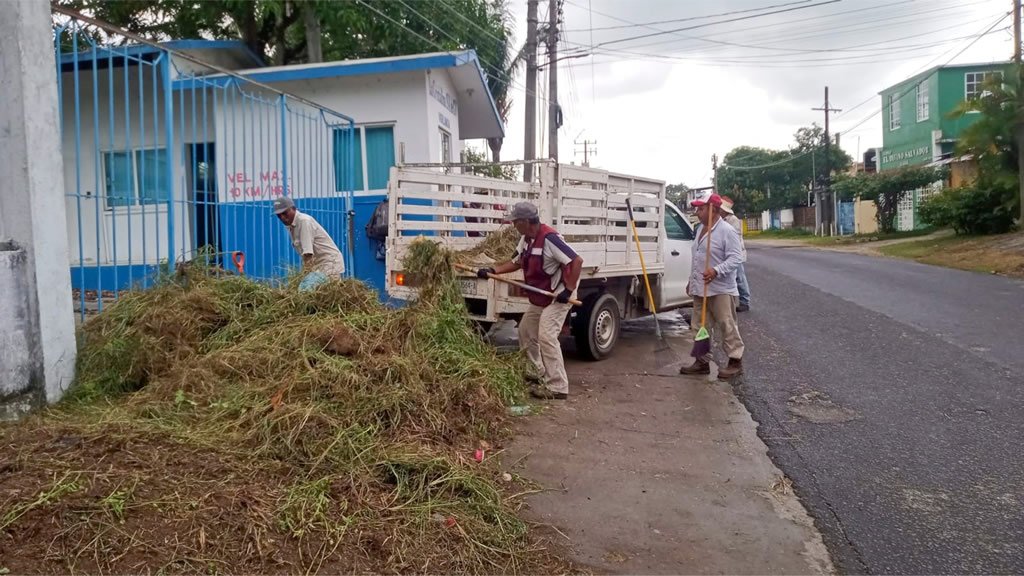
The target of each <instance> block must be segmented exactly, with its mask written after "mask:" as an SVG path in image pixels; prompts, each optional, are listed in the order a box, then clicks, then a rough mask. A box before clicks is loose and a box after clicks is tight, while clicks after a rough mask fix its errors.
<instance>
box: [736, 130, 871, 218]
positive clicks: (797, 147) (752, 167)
mask: <svg viewBox="0 0 1024 576" xmlns="http://www.w3.org/2000/svg"><path fill="white" fill-rule="evenodd" d="M824 138H825V131H824V129H822V128H821V127H820V126H818V125H817V124H812V125H811V126H809V127H804V128H800V129H799V130H797V132H796V134H794V136H793V139H794V142H795V144H794V146H793V147H792V148H790V149H789V150H769V149H766V148H756V147H751V146H739V147H737V148H734V149H732V150H731V151H729V153H728V154H726V155H725V157H724V158H723V161H722V166H720V167H719V170H718V189H719V191H720V192H721V193H722V194H725V195H728V196H730V197H732V199H733V200H734V201H735V202H736V210H737V212H739V213H743V214H752V213H757V212H761V211H763V210H774V209H780V208H789V207H793V206H800V205H804V204H806V203H807V191H808V189H810V187H811V184H812V182H815V181H817V182H818V183H819V184H821V183H823V182H824V180H825V171H826V163H825V161H824V160H825V140H824ZM830 157H831V159H832V162H831V168H832V170H833V171H834V172H840V171H843V170H845V169H846V168H848V167H849V166H850V164H851V162H852V161H853V159H852V158H850V156H849V155H848V154H846V153H845V152H843V150H842V149H841V148H839V147H838V146H832V147H831V151H830Z"/></svg>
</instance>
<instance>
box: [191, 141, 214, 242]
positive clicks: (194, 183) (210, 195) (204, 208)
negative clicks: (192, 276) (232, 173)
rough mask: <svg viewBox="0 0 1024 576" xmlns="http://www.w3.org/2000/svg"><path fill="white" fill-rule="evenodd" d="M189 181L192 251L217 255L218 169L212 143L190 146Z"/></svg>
mask: <svg viewBox="0 0 1024 576" xmlns="http://www.w3.org/2000/svg"><path fill="white" fill-rule="evenodd" d="M189 158H190V161H189V176H188V182H189V186H190V187H191V190H192V194H191V196H192V197H191V200H192V210H191V211H190V212H191V214H190V216H191V219H192V248H193V250H195V251H200V250H204V249H205V250H207V251H209V252H208V253H210V254H216V253H217V252H218V251H219V248H218V247H219V246H220V227H219V222H218V218H217V169H216V166H215V164H214V162H215V158H216V153H215V150H214V144H213V143H212V142H206V143H202V144H190V145H189Z"/></svg>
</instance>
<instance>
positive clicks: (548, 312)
mask: <svg viewBox="0 0 1024 576" xmlns="http://www.w3.org/2000/svg"><path fill="white" fill-rule="evenodd" d="M509 220H511V221H512V225H513V226H515V228H516V230H517V231H518V232H519V233H520V234H522V238H520V240H519V245H518V246H516V251H515V254H514V255H513V256H512V260H510V261H508V262H504V263H501V264H498V265H497V266H495V267H493V268H482V269H480V270H478V271H477V276H479V277H480V278H487V277H488V276H489V275H490V274H506V273H508V272H515V271H516V270H522V271H523V277H524V278H525V279H526V283H527V284H529V285H530V286H533V287H534V288H540V289H541V290H544V291H545V292H550V293H553V294H555V295H556V296H555V297H554V298H551V297H549V296H544V295H542V294H536V293H533V292H527V297H528V298H529V300H530V307H529V309H527V311H526V313H525V314H523V319H522V320H520V321H519V347H520V348H522V349H523V350H524V351H526V355H527V356H528V357H529V358H530V361H531V362H533V364H534V366H536V367H537V370H538V371H539V372H540V374H541V375H542V380H541V382H540V384H542V385H543V386H538V387H536V388H533V389H532V390H530V394H531V395H532V396H533V397H535V398H540V399H542V400H564V399H565V398H567V397H568V395H569V378H568V376H566V374H565V361H564V360H563V359H562V347H561V345H560V344H559V342H558V336H559V334H561V332H562V325H563V324H564V323H565V316H566V314H568V313H569V309H570V308H571V307H572V305H571V304H570V303H569V300H570V299H571V298H572V296H573V294H574V293H575V292H576V288H577V287H578V286H579V279H580V270H581V269H582V268H583V259H582V258H580V256H579V255H578V254H576V252H575V251H574V250H573V249H572V248H570V247H569V245H568V244H566V243H565V240H564V239H562V237H561V236H560V235H559V234H558V232H557V231H556V230H555V229H554V228H552V227H550V226H548V225H547V224H541V222H540V215H539V213H538V211H537V207H536V206H534V205H533V204H531V203H529V202H520V203H518V204H516V205H515V206H513V207H512V212H511V213H510V214H509Z"/></svg>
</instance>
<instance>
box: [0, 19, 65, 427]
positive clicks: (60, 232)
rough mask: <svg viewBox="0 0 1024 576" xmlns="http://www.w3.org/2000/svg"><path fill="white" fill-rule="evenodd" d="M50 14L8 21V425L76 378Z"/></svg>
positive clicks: (3, 154) (1, 155)
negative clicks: (13, 419) (12, 418)
mask: <svg viewBox="0 0 1024 576" xmlns="http://www.w3.org/2000/svg"><path fill="white" fill-rule="evenodd" d="M52 34H53V30H52V28H51V24H50V6H49V3H47V2H38V1H37V0H14V1H13V2H5V3H4V17H3V18H0V94H3V95H4V105H3V106H0V134H3V136H2V137H0V174H3V178H4V184H5V186H4V188H3V190H0V318H2V319H3V321H2V322H0V420H5V419H9V418H11V417H17V416H19V415H20V414H22V413H24V412H25V411H27V410H28V409H29V408H32V407H34V406H38V405H40V404H42V403H43V402H44V401H45V402H56V401H57V400H59V399H60V397H61V396H62V395H63V393H64V391H65V390H67V388H68V386H70V385H71V382H72V379H73V378H74V375H75V350H76V347H75V317H74V311H73V308H72V305H71V272H70V267H69V265H68V263H69V261H70V260H69V258H68V237H67V228H66V227H65V225H64V222H65V220H64V217H65V214H64V212H65V207H64V164H63V159H62V157H61V140H60V129H59V128H58V126H57V121H58V115H57V98H58V93H57V78H56V75H55V74H54V70H55V69H56V62H55V61H54V54H53V41H52V38H53V36H52Z"/></svg>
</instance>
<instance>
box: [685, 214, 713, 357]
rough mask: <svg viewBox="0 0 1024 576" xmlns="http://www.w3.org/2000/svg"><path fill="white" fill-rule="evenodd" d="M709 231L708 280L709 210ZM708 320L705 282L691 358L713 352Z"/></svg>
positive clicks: (708, 260)
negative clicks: (698, 324) (698, 327)
mask: <svg viewBox="0 0 1024 576" xmlns="http://www.w3.org/2000/svg"><path fill="white" fill-rule="evenodd" d="M706 226H707V228H708V231H707V234H705V236H707V239H708V245H707V249H706V250H705V254H704V274H705V278H707V273H708V272H710V271H711V209H710V208H709V209H708V222H707V224H706ZM707 318H708V281H707V280H706V279H705V280H704V292H703V293H702V295H701V306H700V330H698V331H697V335H696V336H694V338H693V350H691V351H690V356H693V357H694V358H698V359H700V358H703V357H705V356H707V355H708V353H709V352H711V335H710V334H708V329H707Z"/></svg>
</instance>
